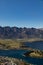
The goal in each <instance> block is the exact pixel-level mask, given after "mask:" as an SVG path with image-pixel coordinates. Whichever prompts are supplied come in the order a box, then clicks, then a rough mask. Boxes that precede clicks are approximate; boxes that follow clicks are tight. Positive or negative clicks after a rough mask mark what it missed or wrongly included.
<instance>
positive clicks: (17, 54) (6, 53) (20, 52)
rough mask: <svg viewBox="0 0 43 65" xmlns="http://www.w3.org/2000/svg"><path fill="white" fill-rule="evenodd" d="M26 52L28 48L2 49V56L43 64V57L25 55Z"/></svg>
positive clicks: (37, 64) (0, 52) (38, 64)
mask: <svg viewBox="0 0 43 65" xmlns="http://www.w3.org/2000/svg"><path fill="white" fill-rule="evenodd" d="M25 52H27V50H0V56H8V57H13V58H18V59H22V60H24V61H26V62H28V63H32V64H36V65H43V59H38V58H31V57H24V56H23V54H24V53H25Z"/></svg>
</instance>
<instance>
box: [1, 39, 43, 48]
mask: <svg viewBox="0 0 43 65" xmlns="http://www.w3.org/2000/svg"><path fill="white" fill-rule="evenodd" d="M34 41H43V39H39V38H32V39H0V49H15V48H17V49H18V48H20V46H21V45H22V43H23V42H34Z"/></svg>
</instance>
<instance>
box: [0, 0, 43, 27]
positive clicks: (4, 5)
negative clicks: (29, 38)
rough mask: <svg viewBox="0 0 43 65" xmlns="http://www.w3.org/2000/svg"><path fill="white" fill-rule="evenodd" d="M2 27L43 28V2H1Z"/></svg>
mask: <svg viewBox="0 0 43 65" xmlns="http://www.w3.org/2000/svg"><path fill="white" fill-rule="evenodd" d="M0 26H11V27H13V26H17V27H35V28H43V0H0Z"/></svg>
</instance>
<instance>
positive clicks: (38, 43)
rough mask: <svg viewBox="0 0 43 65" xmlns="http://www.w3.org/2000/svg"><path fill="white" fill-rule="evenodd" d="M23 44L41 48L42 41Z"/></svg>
mask: <svg viewBox="0 0 43 65" xmlns="http://www.w3.org/2000/svg"><path fill="white" fill-rule="evenodd" d="M24 45H25V46H26V47H31V48H34V49H39V50H43V41H37V42H31V43H30V42H25V43H24Z"/></svg>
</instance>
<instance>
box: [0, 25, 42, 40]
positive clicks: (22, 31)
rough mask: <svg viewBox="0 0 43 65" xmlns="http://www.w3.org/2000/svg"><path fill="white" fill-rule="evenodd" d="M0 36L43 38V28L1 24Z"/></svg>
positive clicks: (9, 37)
mask: <svg viewBox="0 0 43 65" xmlns="http://www.w3.org/2000/svg"><path fill="white" fill-rule="evenodd" d="M0 38H6V39H7V38H8V39H24V38H43V28H39V29H37V28H26V27H24V28H21V27H20V28H18V27H10V26H5V27H1V26H0Z"/></svg>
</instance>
